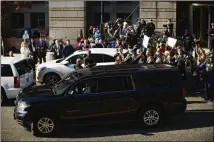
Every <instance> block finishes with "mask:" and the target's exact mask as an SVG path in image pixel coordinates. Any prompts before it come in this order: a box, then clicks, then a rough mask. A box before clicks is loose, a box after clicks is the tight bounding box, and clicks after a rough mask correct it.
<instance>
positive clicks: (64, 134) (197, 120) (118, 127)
mask: <svg viewBox="0 0 214 142" xmlns="http://www.w3.org/2000/svg"><path fill="white" fill-rule="evenodd" d="M213 120H214V113H213V111H212V112H210V111H209V110H200V111H199V112H197V111H188V112H185V113H184V114H180V115H174V116H172V117H171V118H169V119H168V120H166V124H165V127H163V128H151V129H146V128H141V127H140V125H139V124H137V123H124V124H111V125H100V126H91V127H89V126H87V127H86V126H84V127H83V126H82V127H73V129H72V128H71V127H68V128H67V127H66V128H64V129H62V130H61V131H60V133H59V134H58V135H56V136H55V138H90V137H105V136H118V135H130V134H141V135H145V136H152V135H155V133H158V132H167V131H178V130H187V129H195V128H203V127H210V126H214V121H213Z"/></svg>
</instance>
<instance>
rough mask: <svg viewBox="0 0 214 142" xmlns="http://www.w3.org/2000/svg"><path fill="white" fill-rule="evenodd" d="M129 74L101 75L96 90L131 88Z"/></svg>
mask: <svg viewBox="0 0 214 142" xmlns="http://www.w3.org/2000/svg"><path fill="white" fill-rule="evenodd" d="M133 89H134V88H133V84H132V80H131V77H130V76H115V77H103V78H100V79H98V92H112V91H125V90H133Z"/></svg>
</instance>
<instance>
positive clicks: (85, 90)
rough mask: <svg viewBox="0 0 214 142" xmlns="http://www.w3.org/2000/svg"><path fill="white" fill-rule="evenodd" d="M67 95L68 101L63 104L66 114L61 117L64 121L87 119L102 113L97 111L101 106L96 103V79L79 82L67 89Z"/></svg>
mask: <svg viewBox="0 0 214 142" xmlns="http://www.w3.org/2000/svg"><path fill="white" fill-rule="evenodd" d="M67 95H68V96H69V99H68V102H67V103H65V104H64V106H65V110H66V112H65V114H64V116H63V117H64V118H65V119H72V120H78V119H85V118H86V119H87V118H92V117H96V116H97V115H98V114H100V113H102V109H99V108H100V107H101V105H100V102H99V101H98V99H99V97H98V95H99V94H97V80H96V79H87V80H82V81H80V82H79V83H77V84H76V85H74V86H73V87H71V88H70V89H69V91H68V92H67ZM100 111H101V112H100Z"/></svg>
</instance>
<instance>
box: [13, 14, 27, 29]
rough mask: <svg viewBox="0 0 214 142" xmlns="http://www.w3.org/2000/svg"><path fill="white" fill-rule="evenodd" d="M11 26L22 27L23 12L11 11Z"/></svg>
mask: <svg viewBox="0 0 214 142" xmlns="http://www.w3.org/2000/svg"><path fill="white" fill-rule="evenodd" d="M11 26H12V28H15V29H18V28H20V29H21V28H24V13H13V14H12V16H11Z"/></svg>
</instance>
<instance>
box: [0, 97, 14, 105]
mask: <svg viewBox="0 0 214 142" xmlns="http://www.w3.org/2000/svg"><path fill="white" fill-rule="evenodd" d="M15 100H16V99H9V100H6V101H5V102H3V103H2V104H1V106H3V107H4V106H15V104H14V101H15Z"/></svg>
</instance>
